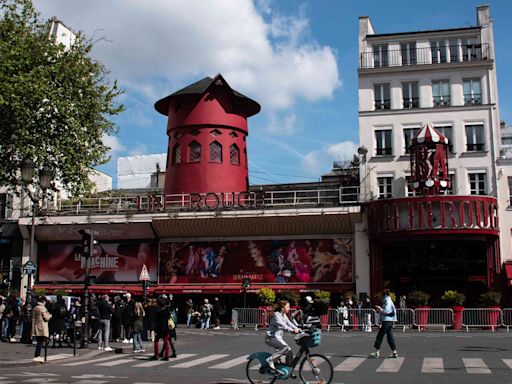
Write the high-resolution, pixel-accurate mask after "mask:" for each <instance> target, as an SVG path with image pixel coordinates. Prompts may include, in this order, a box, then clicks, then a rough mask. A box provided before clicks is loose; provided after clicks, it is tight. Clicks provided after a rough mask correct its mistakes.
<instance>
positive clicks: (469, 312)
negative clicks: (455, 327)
mask: <svg viewBox="0 0 512 384" xmlns="http://www.w3.org/2000/svg"><path fill="white" fill-rule="evenodd" d="M508 311H510V310H507V316H509V312H508ZM501 325H504V321H503V314H502V311H501V309H499V308H464V309H463V310H462V326H463V327H464V328H466V332H469V328H471V327H474V328H487V329H490V330H492V331H493V332H494V331H495V330H496V328H497V327H499V326H501ZM508 327H509V326H507V331H508Z"/></svg>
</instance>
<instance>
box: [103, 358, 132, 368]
mask: <svg viewBox="0 0 512 384" xmlns="http://www.w3.org/2000/svg"><path fill="white" fill-rule="evenodd" d="M134 361H140V360H139V359H133V358H128V359H121V360H114V361H107V362H105V363H99V364H94V365H95V366H96V367H114V366H116V365H121V364H128V363H133V362H134Z"/></svg>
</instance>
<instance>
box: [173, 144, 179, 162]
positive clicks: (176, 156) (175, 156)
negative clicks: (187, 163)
mask: <svg viewBox="0 0 512 384" xmlns="http://www.w3.org/2000/svg"><path fill="white" fill-rule="evenodd" d="M172 164H173V165H176V164H181V147H180V145H179V144H176V145H175V146H174V148H173V149H172Z"/></svg>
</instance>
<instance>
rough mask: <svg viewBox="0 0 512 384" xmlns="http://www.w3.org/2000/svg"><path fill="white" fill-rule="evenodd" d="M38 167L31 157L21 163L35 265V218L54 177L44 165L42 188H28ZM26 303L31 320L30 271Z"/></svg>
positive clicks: (31, 262)
mask: <svg viewBox="0 0 512 384" xmlns="http://www.w3.org/2000/svg"><path fill="white" fill-rule="evenodd" d="M35 169H36V164H35V163H34V162H33V161H32V160H31V159H25V160H23V162H22V163H21V180H22V181H23V183H24V187H25V188H24V189H25V191H26V192H27V194H28V196H29V198H30V200H31V201H32V223H31V229H30V249H29V256H28V261H29V264H30V265H33V260H34V234H35V220H36V215H37V207H38V206H39V201H40V200H41V198H43V197H44V195H45V194H46V191H47V190H48V188H49V187H50V184H51V182H52V179H53V172H52V170H51V169H50V168H49V167H48V166H44V167H43V168H42V169H41V170H39V172H38V176H39V180H38V184H39V187H40V189H39V190H38V189H37V188H35V189H34V191H31V190H30V189H29V188H28V185H29V184H33V183H34V171H35ZM40 191H42V192H43V193H42V195H40V194H39V193H40ZM26 303H27V314H28V320H29V321H31V320H32V318H31V316H32V273H28V281H27V294H26Z"/></svg>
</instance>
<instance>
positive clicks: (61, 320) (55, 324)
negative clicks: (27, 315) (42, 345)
mask: <svg viewBox="0 0 512 384" xmlns="http://www.w3.org/2000/svg"><path fill="white" fill-rule="evenodd" d="M51 314H52V319H51V320H50V329H51V336H52V337H53V346H55V343H56V342H59V345H62V337H63V334H64V330H65V328H66V317H67V316H68V308H67V306H66V302H65V301H64V299H63V298H62V295H57V301H56V302H55V303H54V304H53V305H52V310H51Z"/></svg>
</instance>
